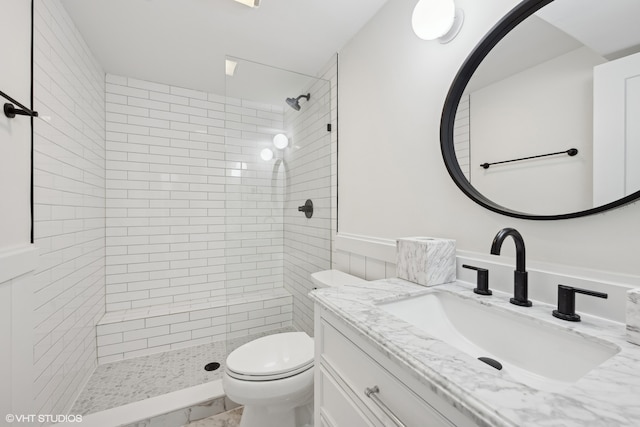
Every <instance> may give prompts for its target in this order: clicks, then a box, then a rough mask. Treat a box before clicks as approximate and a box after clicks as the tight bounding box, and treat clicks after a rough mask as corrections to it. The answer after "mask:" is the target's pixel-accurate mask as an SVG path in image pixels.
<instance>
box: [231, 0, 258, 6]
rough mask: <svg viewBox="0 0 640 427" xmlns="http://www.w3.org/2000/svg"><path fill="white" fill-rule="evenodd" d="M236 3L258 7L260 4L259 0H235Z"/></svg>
mask: <svg viewBox="0 0 640 427" xmlns="http://www.w3.org/2000/svg"><path fill="white" fill-rule="evenodd" d="M236 1H237V2H238V3H242V4H244V5H245V6H249V7H258V6H260V0H236Z"/></svg>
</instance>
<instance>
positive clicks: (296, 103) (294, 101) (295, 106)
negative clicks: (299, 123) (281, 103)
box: [287, 93, 311, 111]
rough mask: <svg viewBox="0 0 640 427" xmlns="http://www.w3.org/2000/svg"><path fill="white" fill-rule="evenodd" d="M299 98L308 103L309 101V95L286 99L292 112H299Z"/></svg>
mask: <svg viewBox="0 0 640 427" xmlns="http://www.w3.org/2000/svg"><path fill="white" fill-rule="evenodd" d="M300 98H307V101H309V99H311V94H310V93H308V94H306V95H300V96H299V97H297V98H287V104H289V107H291V108H293V109H294V110H296V111H300Z"/></svg>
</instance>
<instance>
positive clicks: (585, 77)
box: [440, 0, 640, 220]
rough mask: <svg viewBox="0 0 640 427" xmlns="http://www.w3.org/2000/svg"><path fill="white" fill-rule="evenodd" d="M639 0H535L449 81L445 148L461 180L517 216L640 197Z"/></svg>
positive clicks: (581, 211) (584, 209)
mask: <svg viewBox="0 0 640 427" xmlns="http://www.w3.org/2000/svg"><path fill="white" fill-rule="evenodd" d="M637 16H640V1H638V0H611V1H606V2H603V1H601V0H556V1H553V0H525V1H523V2H522V3H520V4H519V5H518V6H517V7H516V8H515V9H513V10H512V11H511V12H510V13H509V14H508V15H507V16H505V17H504V18H503V19H502V20H501V21H500V22H499V23H498V24H497V25H496V26H495V27H494V28H493V29H492V30H491V31H490V32H489V33H488V34H487V35H486V36H485V37H484V39H483V40H482V41H481V42H480V44H479V45H478V46H477V47H476V48H475V49H474V51H473V52H472V53H471V55H470V56H469V57H468V58H467V60H466V61H465V63H464V64H463V66H462V67H461V69H460V71H459V72H458V74H457V76H456V78H455V79H454V82H453V84H452V86H451V89H450V90H449V94H448V96H447V99H446V101H445V105H444V109H443V113H442V122H441V129H440V138H441V148H442V155H443V158H444V161H445V164H446V166H447V169H448V171H449V174H450V175H451V177H452V178H453V180H454V181H455V182H456V184H457V185H458V187H459V188H460V189H461V190H462V191H463V192H464V193H465V194H466V195H467V196H469V197H470V198H471V199H473V200H474V201H475V202H477V203H479V204H480V205H482V206H484V207H486V208H488V209H490V210H492V211H495V212H498V213H501V214H504V215H508V216H513V217H517V218H526V219H541V220H550V219H565V218H575V217H579V216H585V215H589V214H593V213H597V212H602V211H604V210H607V209H611V208H614V207H618V206H621V205H623V204H626V203H629V202H631V201H634V200H636V199H638V198H640V119H638V118H639V117H640V26H638V25H637V22H635V21H636V17H637Z"/></svg>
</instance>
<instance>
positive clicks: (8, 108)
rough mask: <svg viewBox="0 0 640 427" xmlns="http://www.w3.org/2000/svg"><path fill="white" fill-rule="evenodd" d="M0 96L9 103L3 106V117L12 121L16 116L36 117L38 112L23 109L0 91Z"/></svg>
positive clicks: (22, 106) (23, 107)
mask: <svg viewBox="0 0 640 427" xmlns="http://www.w3.org/2000/svg"><path fill="white" fill-rule="evenodd" d="M0 96H2V97H3V98H4V99H6V100H7V101H9V102H5V104H4V115H5V116H7V117H9V118H10V119H13V118H14V117H15V116H16V115H18V116H29V117H38V112H37V111H33V110H31V109H30V108H27V107H25V106H24V105H22V104H21V103H19V102H18V101H16V100H15V99H13V98H12V97H10V96H9V95H7V94H6V93H4V92H2V91H1V90H0ZM13 104H16V105H17V106H18V107H20V108H16V107H15V106H14V105H13Z"/></svg>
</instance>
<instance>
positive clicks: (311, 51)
mask: <svg viewBox="0 0 640 427" xmlns="http://www.w3.org/2000/svg"><path fill="white" fill-rule="evenodd" d="M61 1H62V4H63V5H64V7H65V9H66V10H67V12H68V13H69V15H70V16H71V19H72V20H73V21H74V23H75V24H76V26H77V27H78V29H79V30H80V33H81V34H82V35H83V37H84V39H85V41H86V42H87V44H88V45H89V47H90V49H91V51H92V52H93V54H94V55H95V56H96V58H97V60H98V61H99V62H100V64H101V65H102V66H103V68H104V70H105V72H107V73H112V74H117V75H124V76H129V77H135V78H138V79H142V80H149V81H154V82H161V83H165V84H170V85H174V86H180V87H186V88H191V89H198V90H204V91H208V92H214V93H218V94H224V93H225V74H224V60H225V56H226V55H231V56H234V57H237V58H244V59H248V60H251V61H254V62H258V63H263V64H267V65H271V66H274V67H278V68H282V69H286V70H291V71H295V72H298V73H303V74H307V75H312V76H315V75H317V74H318V73H319V72H320V71H321V69H322V68H323V67H324V66H325V65H326V64H327V63H328V61H329V60H330V58H331V56H332V55H334V54H335V53H336V52H338V51H339V50H340V49H341V48H342V47H343V46H344V45H345V44H346V43H347V42H348V41H349V40H350V39H351V38H352V37H353V36H354V35H355V34H356V33H357V32H358V31H359V30H360V28H362V26H363V25H364V24H365V23H366V22H367V21H368V20H369V19H370V18H371V17H372V16H373V15H374V14H375V13H376V12H377V11H378V10H379V9H380V7H382V5H383V4H384V3H386V1H387V0H262V2H261V5H260V7H259V8H254V9H252V8H249V7H247V6H244V5H242V4H240V3H237V2H235V1H232V0H61Z"/></svg>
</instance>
